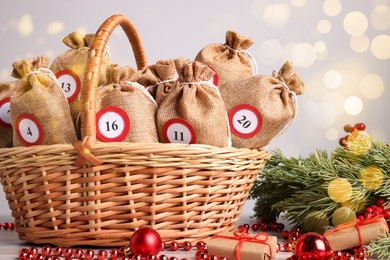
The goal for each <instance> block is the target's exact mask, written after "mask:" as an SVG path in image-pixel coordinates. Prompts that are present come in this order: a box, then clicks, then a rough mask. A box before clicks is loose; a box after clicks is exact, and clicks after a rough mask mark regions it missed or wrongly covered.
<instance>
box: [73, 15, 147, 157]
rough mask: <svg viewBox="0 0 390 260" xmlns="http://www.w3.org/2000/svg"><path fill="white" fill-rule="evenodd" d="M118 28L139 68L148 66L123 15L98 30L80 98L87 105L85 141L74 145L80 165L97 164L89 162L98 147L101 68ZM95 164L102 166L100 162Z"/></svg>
mask: <svg viewBox="0 0 390 260" xmlns="http://www.w3.org/2000/svg"><path fill="white" fill-rule="evenodd" d="M118 25H120V26H121V27H122V29H123V31H124V32H125V33H126V36H127V38H128V39H129V42H130V44H131V47H132V49H133V53H134V57H135V61H136V64H137V68H138V69H139V70H140V69H143V68H145V67H146V66H147V61H146V55H145V52H144V48H143V45H142V42H141V39H140V37H139V35H138V31H137V29H136V28H135V26H134V25H133V23H132V22H131V21H130V20H129V19H128V18H127V17H126V16H124V15H120V14H117V15H113V16H111V17H110V18H108V19H107V20H106V21H104V22H103V23H102V25H101V26H100V27H99V29H98V30H97V32H96V35H95V38H94V40H93V42H92V45H91V47H90V48H89V54H88V61H87V67H86V72H85V77H84V78H85V80H84V88H83V89H82V92H81V95H80V99H81V102H82V104H84V107H83V109H84V110H83V111H82V112H81V136H82V139H83V140H82V142H80V141H78V142H75V143H74V147H75V149H76V150H77V151H78V154H79V157H78V160H77V161H76V164H84V163H85V159H86V160H87V161H89V162H91V161H94V160H93V158H89V157H90V155H89V150H90V149H91V148H93V146H94V145H95V143H96V98H97V89H98V84H99V78H100V65H101V63H102V57H103V54H104V50H105V47H106V44H107V42H108V39H109V37H110V35H111V33H112V32H113V31H114V29H115V28H116V27H117V26H118ZM85 148H87V152H85V150H86V149H85ZM80 157H82V158H84V159H81V158H80ZM91 163H92V164H98V162H95V163H93V162H91Z"/></svg>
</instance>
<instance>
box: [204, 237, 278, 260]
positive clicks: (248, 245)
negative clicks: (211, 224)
mask: <svg viewBox="0 0 390 260" xmlns="http://www.w3.org/2000/svg"><path fill="white" fill-rule="evenodd" d="M276 246H277V237H276V236H269V235H268V234H267V233H259V234H248V233H239V232H234V233H231V232H222V233H220V234H218V235H216V236H214V237H213V238H211V239H210V240H209V241H207V251H208V254H209V255H217V256H224V257H226V258H227V259H228V260H240V259H241V260H260V259H261V260H265V259H271V258H272V257H275V255H276ZM236 256H237V257H236Z"/></svg>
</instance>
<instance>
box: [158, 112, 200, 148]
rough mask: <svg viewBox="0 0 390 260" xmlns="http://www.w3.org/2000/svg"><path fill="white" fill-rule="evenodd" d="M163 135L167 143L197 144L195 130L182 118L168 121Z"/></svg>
mask: <svg viewBox="0 0 390 260" xmlns="http://www.w3.org/2000/svg"><path fill="white" fill-rule="evenodd" d="M162 134H163V138H164V141H165V142H166V143H182V144H194V143H195V142H196V134H195V130H194V128H193V127H192V126H191V124H190V123H188V122H187V121H186V120H184V119H182V118H172V119H170V120H168V121H167V122H166V123H165V124H164V125H163V128H162Z"/></svg>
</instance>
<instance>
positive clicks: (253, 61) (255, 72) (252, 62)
mask: <svg viewBox="0 0 390 260" xmlns="http://www.w3.org/2000/svg"><path fill="white" fill-rule="evenodd" d="M224 46H225V47H226V48H228V49H229V50H231V51H234V52H238V53H242V54H245V55H247V56H248V57H249V59H250V62H251V67H252V72H253V74H252V75H253V76H256V75H257V74H259V70H258V67H257V62H256V60H255V58H254V57H253V55H252V54H250V52H248V51H246V50H236V49H233V48H232V47H230V46H228V45H227V44H225V45H224Z"/></svg>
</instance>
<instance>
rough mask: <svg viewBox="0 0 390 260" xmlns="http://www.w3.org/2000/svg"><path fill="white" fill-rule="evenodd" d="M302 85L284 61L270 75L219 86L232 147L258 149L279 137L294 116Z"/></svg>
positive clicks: (288, 64) (289, 64) (288, 63)
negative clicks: (277, 70) (224, 105)
mask: <svg viewBox="0 0 390 260" xmlns="http://www.w3.org/2000/svg"><path fill="white" fill-rule="evenodd" d="M303 85H304V84H303V81H302V80H301V78H300V77H299V76H298V74H297V73H295V72H294V71H293V69H292V65H291V63H290V62H286V63H285V64H284V65H283V67H282V68H281V69H280V71H279V72H275V73H274V75H273V76H265V75H257V76H253V77H249V78H245V79H240V80H235V81H231V82H228V83H226V84H225V85H224V86H223V87H221V88H220V92H221V95H222V98H223V100H224V101H225V104H226V109H227V111H228V117H229V125H230V130H231V132H232V145H233V147H236V148H255V149H259V148H262V147H264V146H265V145H267V144H269V143H270V142H271V141H272V140H273V139H274V138H276V137H277V136H278V135H279V134H281V133H282V132H283V131H284V130H285V129H286V128H287V127H288V126H289V125H290V124H291V122H292V121H293V119H294V118H295V116H296V113H297V104H296V95H297V94H302V92H303Z"/></svg>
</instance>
